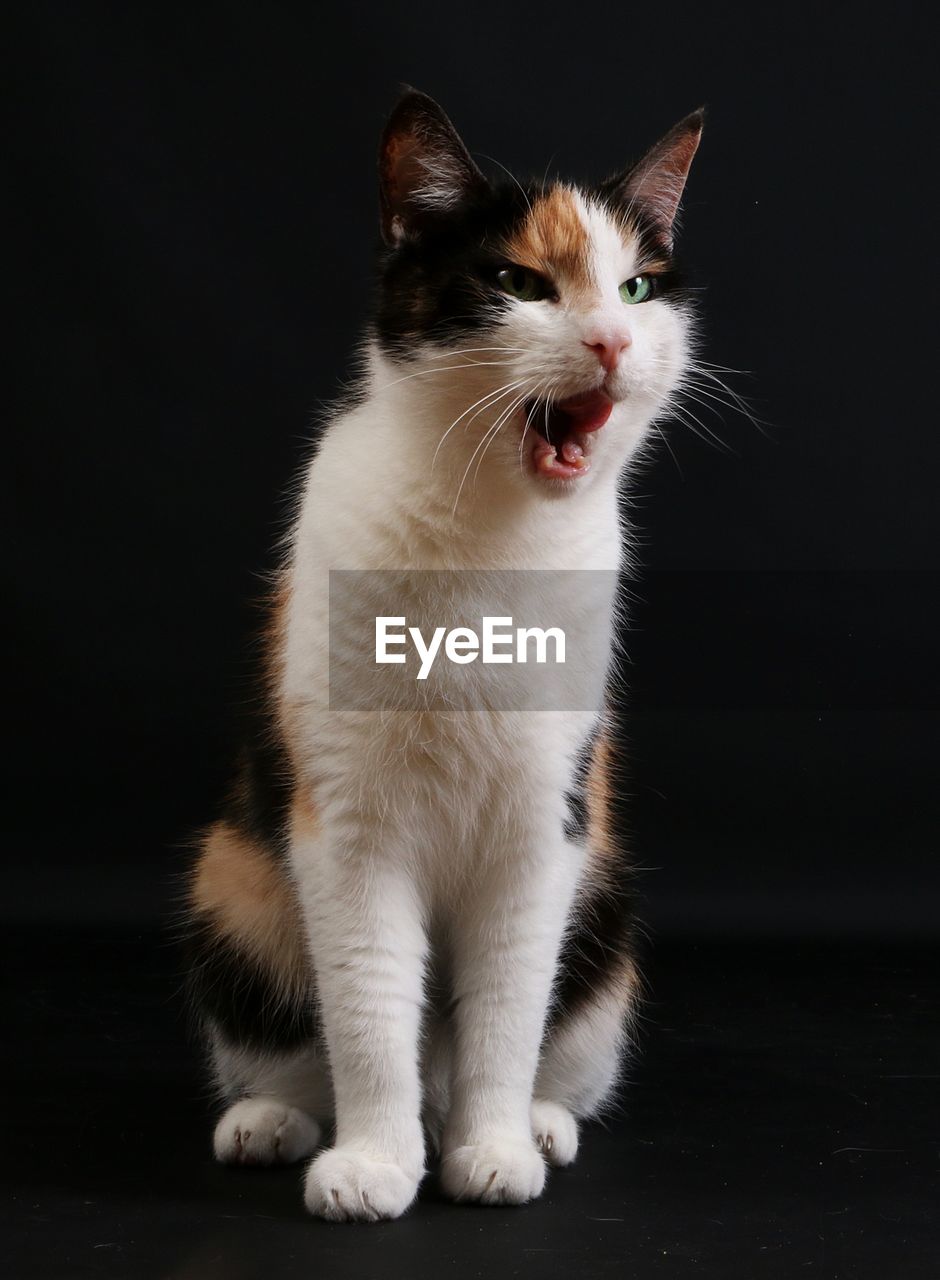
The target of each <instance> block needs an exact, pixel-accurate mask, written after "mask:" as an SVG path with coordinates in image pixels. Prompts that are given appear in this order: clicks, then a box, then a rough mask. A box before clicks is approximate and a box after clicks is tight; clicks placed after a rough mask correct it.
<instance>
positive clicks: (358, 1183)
mask: <svg viewBox="0 0 940 1280" xmlns="http://www.w3.org/2000/svg"><path fill="white" fill-rule="evenodd" d="M418 1181H419V1179H418V1178H416V1177H413V1176H412V1175H411V1174H408V1173H406V1172H405V1170H404V1169H402V1168H401V1167H400V1165H397V1164H392V1163H391V1162H390V1161H388V1160H381V1159H378V1158H376V1157H373V1156H367V1155H364V1154H363V1153H362V1152H361V1151H351V1150H349V1149H348V1148H345V1149H344V1148H343V1147H334V1148H333V1149H332V1150H330V1151H324V1152H322V1153H321V1154H320V1155H318V1156H317V1158H316V1160H314V1161H313V1163H312V1164H311V1166H310V1168H309V1169H308V1170H307V1181H306V1186H305V1188H304V1203H305V1204H306V1206H307V1208H308V1209H309V1210H310V1212H311V1213H313V1214H316V1216H317V1217H318V1218H330V1219H331V1220H332V1221H334V1222H347V1221H359V1222H378V1221H379V1219H380V1218H400V1217H401V1215H402V1214H403V1213H404V1212H405V1210H406V1209H407V1208H408V1206H409V1205H410V1204H411V1202H412V1200H414V1198H415V1196H416V1195H417V1192H418Z"/></svg>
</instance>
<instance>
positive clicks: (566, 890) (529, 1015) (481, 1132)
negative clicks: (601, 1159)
mask: <svg viewBox="0 0 940 1280" xmlns="http://www.w3.org/2000/svg"><path fill="white" fill-rule="evenodd" d="M533 843H535V844H536V846H537V847H536V848H535V849H531V850H525V849H524V850H523V851H522V853H521V856H520V850H519V849H518V848H517V849H506V850H505V851H504V852H503V853H502V854H501V856H499V857H498V858H497V859H496V860H495V861H494V863H493V864H492V865H491V866H490V868H489V870H488V872H487V873H486V875H485V876H484V877H483V879H482V882H481V883H479V884H478V885H477V891H476V893H475V895H474V897H475V901H474V903H473V906H472V909H471V910H470V911H468V913H467V914H466V916H465V917H464V918H463V919H462V920H461V922H460V926H459V930H458V936H457V939H456V945H455V956H454V963H455V984H454V989H455V995H456V1008H455V1013H454V1017H455V1020H456V1028H455V1029H456V1054H455V1059H456V1060H455V1066H454V1086H453V1098H452V1103H451V1111H450V1115H449V1118H448V1122H447V1126H446V1129H445V1133H444V1141H443V1145H442V1152H443V1161H442V1166H441V1178H442V1182H443V1185H444V1189H445V1190H446V1191H447V1192H448V1194H449V1195H451V1196H452V1197H453V1198H454V1199H456V1200H473V1201H479V1202H482V1203H484V1204H521V1203H523V1202H525V1201H526V1200H530V1199H532V1198H534V1197H535V1196H538V1195H539V1194H540V1193H541V1191H542V1188H543V1186H544V1184H545V1161H544V1159H543V1155H542V1152H541V1151H540V1150H539V1147H538V1146H537V1145H536V1143H535V1141H534V1140H533V1134H532V1119H531V1106H532V1092H533V1086H534V1081H535V1073H536V1067H537V1064H538V1056H539V1047H540V1044H541V1040H542V1033H543V1028H544V1025H545V1015H546V1009H547V1005H548V1000H549V996H550V993H551V987H552V980H553V977H554V973H555V968H556V964H557V957H558V951H559V947H560V942H561V937H562V932H563V930H564V923H565V919H566V917H567V915H568V911H569V909H570V905H571V900H572V896H573V893H574V887H575V884H576V881H577V876H578V872H579V870H580V866H581V859H582V853H581V850H580V849H578V848H577V847H576V846H574V845H571V844H568V843H567V842H565V841H564V840H563V839H562V838H561V836H560V835H559V836H558V837H557V838H555V839H553V840H550V841H534V842H533Z"/></svg>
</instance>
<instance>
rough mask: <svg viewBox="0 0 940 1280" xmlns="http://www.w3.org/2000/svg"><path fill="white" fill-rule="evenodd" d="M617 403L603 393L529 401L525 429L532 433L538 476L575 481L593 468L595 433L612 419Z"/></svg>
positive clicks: (525, 411)
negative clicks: (611, 414) (612, 411)
mask: <svg viewBox="0 0 940 1280" xmlns="http://www.w3.org/2000/svg"><path fill="white" fill-rule="evenodd" d="M613 407H614V404H613V401H612V400H611V398H610V396H607V395H605V394H604V392H603V391H586V392H584V393H583V394H582V395H578V396H571V397H569V399H567V400H556V401H548V400H528V401H527V402H526V404H525V405H524V406H523V409H524V415H525V416H524V418H523V422H524V423H525V430H526V431H530V432H532V435H533V446H532V449H531V458H532V466H533V468H534V469H535V472H536V474H537V475H540V476H546V477H548V478H550V479H554V480H574V479H575V478H576V477H577V476H582V475H584V473H585V472H586V471H587V470H588V469H589V468H590V465H591V460H590V454H591V450H592V449H593V447H594V433H595V432H596V431H600V429H601V427H602V426H603V425H604V424H605V422H606V421H607V419H608V418H609V417H610V413H611V410H612V409H613Z"/></svg>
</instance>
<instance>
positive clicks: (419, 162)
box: [379, 89, 487, 245]
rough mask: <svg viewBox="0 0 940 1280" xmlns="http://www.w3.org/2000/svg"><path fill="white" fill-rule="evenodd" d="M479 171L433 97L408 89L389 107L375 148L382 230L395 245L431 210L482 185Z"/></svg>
mask: <svg viewBox="0 0 940 1280" xmlns="http://www.w3.org/2000/svg"><path fill="white" fill-rule="evenodd" d="M486 187H487V182H486V179H485V178H484V176H483V174H482V173H481V172H480V170H479V169H478V168H477V166H476V165H475V164H474V163H473V161H472V160H471V158H470V153H469V151H468V150H467V148H466V147H465V146H464V144H463V143H462V142H461V140H460V137H459V135H458V133H457V130H456V129H455V128H454V126H453V125H452V124H451V122H450V121H449V120H448V119H447V116H446V115H445V114H444V112H443V111H442V110H441V109H440V107H439V106H438V105H437V103H436V102H435V101H434V99H433V98H429V97H428V96H427V94H424V93H418V91H417V90H416V89H409V90H408V91H407V92H406V93H405V95H404V97H403V98H402V99H401V100H400V101H399V103H398V105H397V106H396V107H395V110H394V111H393V112H392V115H391V119H390V120H389V122H388V124H387V125H386V126H385V132H384V133H383V135H382V144H381V147H380V148H379V192H380V201H381V208H382V235H383V236H384V237H385V242H386V244H389V245H396V244H398V243H399V241H400V240H402V239H403V238H404V237H406V236H413V235H419V234H420V232H421V230H422V227H423V226H424V225H425V224H426V223H427V222H429V221H431V220H433V219H434V216H435V215H440V214H442V213H447V212H448V211H449V210H451V209H455V208H457V207H458V206H459V205H461V204H463V203H464V202H465V201H466V200H469V199H471V198H472V197H473V195H474V194H479V193H481V192H483V191H485V190H486Z"/></svg>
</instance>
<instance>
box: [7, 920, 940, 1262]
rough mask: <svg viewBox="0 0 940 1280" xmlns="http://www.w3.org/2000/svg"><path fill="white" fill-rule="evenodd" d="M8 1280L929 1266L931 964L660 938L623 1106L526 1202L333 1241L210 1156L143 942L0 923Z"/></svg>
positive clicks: (160, 983) (183, 1055)
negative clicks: (4, 985)
mask: <svg viewBox="0 0 940 1280" xmlns="http://www.w3.org/2000/svg"><path fill="white" fill-rule="evenodd" d="M4 941H5V943H6V944H7V945H8V947H9V949H10V955H9V957H8V958H7V960H6V963H5V964H4V973H5V974H6V975H7V977H8V979H10V982H9V986H10V992H9V994H8V995H7V998H6V1001H5V1005H4V1012H5V1022H6V1027H5V1032H6V1034H5V1036H4V1043H5V1054H6V1072H7V1075H8V1076H9V1082H8V1083H7V1085H6V1087H5V1089H4V1094H3V1096H4V1099H5V1106H4V1112H5V1114H4V1117H3V1119H4V1122H5V1123H4V1127H5V1128H6V1129H9V1128H10V1127H11V1126H12V1148H11V1146H10V1139H9V1138H7V1145H6V1158H5V1159H4V1161H3V1177H4V1180H5V1182H6V1183H7V1184H8V1188H5V1191H6V1192H7V1194H4V1195H3V1204H4V1209H3V1212H4V1214H6V1213H7V1212H8V1210H9V1209H10V1207H11V1206H12V1213H11V1215H10V1226H9V1228H8V1229H6V1230H5V1231H4V1237H3V1245H2V1248H3V1255H2V1256H0V1265H2V1267H3V1274H4V1275H5V1276H8V1277H10V1278H11V1280H30V1278H31V1277H40V1276H41V1277H54V1278H56V1280H58V1278H60V1277H61V1278H62V1280H72V1278H73V1277H75V1278H78V1277H85V1276H122V1277H123V1276H127V1277H133V1280H147V1278H148V1277H166V1278H167V1280H170V1278H173V1280H184V1278H186V1280H190V1278H192V1280H242V1278H244V1280H250V1278H253V1277H263V1280H279V1278H280V1277H294V1276H296V1277H303V1278H304V1280H310V1277H313V1276H326V1277H330V1278H332V1277H357V1280H358V1278H362V1277H372V1276H377V1275H379V1274H381V1275H382V1276H383V1277H395V1276H402V1277H425V1276H430V1277H436V1276H455V1277H477V1276H484V1277H487V1278H488V1280H502V1278H503V1277H517V1276H518V1277H523V1278H525V1277H533V1278H534V1277H538V1280H552V1278H553V1277H562V1276H564V1277H569V1276H573V1275H577V1276H579V1277H593V1276H599V1277H600V1276H628V1277H633V1276H635V1277H639V1280H643V1278H644V1277H646V1276H677V1277H678V1276H683V1277H684V1276H697V1277H705V1276H708V1277H720V1278H721V1280H729V1278H732V1280H733V1278H736V1277H742V1280H760V1278H761V1277H765V1276H767V1277H787V1280H790V1278H791V1277H799V1276H804V1275H805V1276H818V1277H839V1278H840V1280H841V1278H842V1277H845V1280H862V1278H864V1280H868V1278H869V1277H871V1280H895V1277H897V1278H902V1277H903V1280H913V1278H916V1277H921V1276H924V1277H926V1276H931V1277H932V1276H935V1275H937V1274H940V1211H938V1205H940V1187H938V1180H937V1150H938V1138H940V1118H938V1110H940V1109H938V1103H937V1098H938V1093H940V1043H938V1040H940V1032H938V1029H940V1021H938V1014H940V992H938V985H940V984H938V977H940V965H938V963H937V961H938V958H940V957H938V955H937V954H936V952H931V951H930V950H926V949H922V948H921V949H903V948H898V947H897V946H890V947H882V946H879V945H875V944H869V945H863V944H858V943H853V944H851V945H845V946H835V945H833V946H830V947H824V946H820V945H819V944H816V943H813V944H805V945H803V944H799V943H793V944H777V943H774V944H755V945H744V944H735V945H732V944H722V945H718V944H715V943H709V944H700V945H695V944H692V943H687V944H681V945H680V944H679V943H676V942H670V943H666V942H662V941H661V942H660V943H658V944H657V945H656V946H655V947H654V948H653V950H652V952H651V954H650V957H649V959H648V962H647V966H646V967H647V972H648V975H649V978H650V984H651V999H650V1002H649V1004H648V1006H647V1012H646V1020H645V1024H644V1027H643V1033H642V1048H641V1052H640V1054H639V1056H638V1058H637V1060H636V1063H635V1065H634V1067H633V1070H632V1079H631V1081H630V1084H629V1088H628V1089H627V1090H626V1093H625V1097H624V1102H623V1106H622V1109H621V1111H620V1114H619V1115H617V1116H616V1117H614V1118H612V1119H611V1120H610V1121H609V1122H608V1123H607V1125H606V1126H604V1127H601V1126H598V1125H595V1126H592V1127H590V1128H589V1129H587V1131H586V1132H585V1134H584V1141H583V1148H582V1155H581V1157H580V1159H579V1161H578V1163H577V1165H576V1166H575V1167H574V1168H573V1169H572V1170H569V1171H567V1172H562V1173H555V1174H553V1176H552V1178H551V1181H550V1183H549V1187H548V1190H547V1193H546V1195H545V1197H544V1198H543V1199H542V1200H541V1201H540V1202H538V1203H537V1204H534V1205H532V1206H529V1207H527V1208H523V1209H514V1210H502V1209H479V1208H466V1207H461V1208H457V1207H454V1206H452V1205H450V1204H448V1203H446V1202H444V1201H443V1200H442V1199H441V1198H440V1197H439V1195H438V1193H437V1191H436V1189H435V1187H434V1184H433V1181H432V1182H429V1183H428V1185H427V1187H426V1189H425V1190H424V1192H423V1194H422V1197H421V1200H420V1202H419V1204H418V1206H417V1207H416V1208H415V1209H414V1210H413V1211H412V1212H411V1214H410V1215H409V1216H408V1217H407V1218H406V1219H404V1220H402V1221H401V1222H398V1223H385V1224H381V1225H377V1226H352V1225H339V1226H328V1225H326V1224H323V1223H319V1222H315V1221H313V1220H312V1219H309V1218H308V1217H307V1216H306V1215H305V1213H304V1211H303V1208H302V1205H301V1197H300V1186H299V1173H298V1171H297V1170H281V1171H277V1172H270V1171H260V1170H259V1171H254V1170H250V1171H232V1170H227V1169H222V1168H219V1167H217V1166H215V1165H214V1164H213V1163H212V1161H211V1160H210V1158H209V1143H208V1140H209V1133H210V1124H211V1121H210V1114H209V1108H208V1103H207V1100H206V1097H205V1096H204V1092H203V1090H202V1085H201V1082H200V1079H199V1075H198V1070H197V1067H196V1064H195V1061H194V1058H193V1055H192V1053H191V1051H190V1049H189V1047H188V1046H187V1041H186V1034H185V1027H184V1023H183V1019H182V1017H181V1014H180V1010H179V1001H178V998H177V994H176V989H175V986H174V976H173V964H174V961H173V955H172V951H171V949H170V948H169V947H168V946H167V944H166V943H165V942H163V941H161V940H160V939H158V938H155V937H154V936H152V935H150V934H145V935H143V936H141V935H137V934H133V933H129V932H128V933H123V934H118V933H111V934H107V935H105V936H102V935H101V934H100V933H98V934H93V933H80V932H65V933H63V932H59V933H58V934H56V935H54V936H52V937H49V936H48V935H47V934H46V933H44V932H43V931H40V930H38V929H34V930H30V931H20V932H18V933H17V932H13V933H12V934H11V933H9V932H7V934H6V936H5V939H4Z"/></svg>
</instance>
